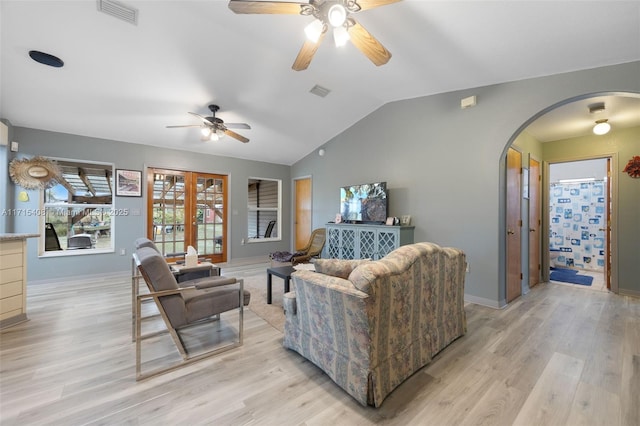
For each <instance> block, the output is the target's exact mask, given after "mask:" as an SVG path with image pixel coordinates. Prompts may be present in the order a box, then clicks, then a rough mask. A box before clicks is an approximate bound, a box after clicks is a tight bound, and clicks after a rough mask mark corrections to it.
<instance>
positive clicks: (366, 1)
mask: <svg viewBox="0 0 640 426" xmlns="http://www.w3.org/2000/svg"><path fill="white" fill-rule="evenodd" d="M399 1H402V0H356V3H358V5H360V10H369V9H373V8H376V7H380V6H386V5H388V4H392V3H398V2H399Z"/></svg>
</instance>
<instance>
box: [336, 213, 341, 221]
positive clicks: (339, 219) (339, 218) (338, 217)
mask: <svg viewBox="0 0 640 426" xmlns="http://www.w3.org/2000/svg"><path fill="white" fill-rule="evenodd" d="M336 223H342V215H341V214H340V213H337V214H336Z"/></svg>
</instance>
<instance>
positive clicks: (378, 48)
mask: <svg viewBox="0 0 640 426" xmlns="http://www.w3.org/2000/svg"><path fill="white" fill-rule="evenodd" d="M349 36H351V42H352V43H353V44H354V45H355V46H356V47H357V48H358V49H360V51H361V52H362V53H364V55H365V56H366V57H367V58H369V59H370V60H371V62H373V63H374V64H376V65H377V66H380V65H384V64H386V63H387V62H389V59H391V52H389V51H388V50H387V49H386V48H385V47H384V46H383V45H382V44H380V42H379V41H378V40H376V39H375V37H373V36H372V35H371V34H370V33H369V31H367V30H366V29H365V28H364V27H363V26H362V25H360V24H359V23H357V22H355V21H354V24H353V25H352V26H351V27H349Z"/></svg>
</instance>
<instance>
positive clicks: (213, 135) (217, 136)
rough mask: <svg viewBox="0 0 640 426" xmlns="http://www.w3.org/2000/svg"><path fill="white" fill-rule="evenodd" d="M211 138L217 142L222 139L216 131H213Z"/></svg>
mask: <svg viewBox="0 0 640 426" xmlns="http://www.w3.org/2000/svg"><path fill="white" fill-rule="evenodd" d="M209 140H210V141H213V142H216V141H219V140H220V136H219V135H218V134H217V133H216V132H211V136H209Z"/></svg>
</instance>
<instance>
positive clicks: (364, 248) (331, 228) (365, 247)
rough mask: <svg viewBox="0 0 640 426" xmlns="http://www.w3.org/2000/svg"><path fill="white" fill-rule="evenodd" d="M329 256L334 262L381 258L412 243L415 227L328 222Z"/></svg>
mask: <svg viewBox="0 0 640 426" xmlns="http://www.w3.org/2000/svg"><path fill="white" fill-rule="evenodd" d="M326 227H327V243H326V244H327V247H326V249H327V251H326V253H327V256H328V257H329V258H332V259H374V260H378V259H382V258H383V257H384V256H386V255H387V254H389V253H391V252H392V251H393V250H395V249H397V248H398V247H400V246H404V245H406V244H413V230H414V229H415V227H414V226H390V225H373V224H364V223H359V224H351V223H328V224H327V225H326Z"/></svg>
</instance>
